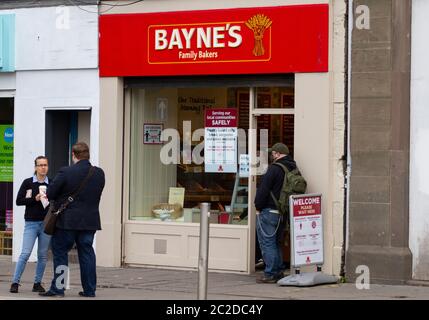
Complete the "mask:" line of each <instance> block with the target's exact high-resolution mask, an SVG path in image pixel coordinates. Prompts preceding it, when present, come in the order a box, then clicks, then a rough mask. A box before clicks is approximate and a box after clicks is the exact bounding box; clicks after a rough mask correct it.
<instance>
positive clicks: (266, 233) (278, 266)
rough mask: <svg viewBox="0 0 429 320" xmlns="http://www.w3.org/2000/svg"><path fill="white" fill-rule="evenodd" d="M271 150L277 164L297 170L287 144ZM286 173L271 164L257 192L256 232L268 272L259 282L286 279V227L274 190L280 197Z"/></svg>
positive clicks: (280, 144) (265, 272)
mask: <svg viewBox="0 0 429 320" xmlns="http://www.w3.org/2000/svg"><path fill="white" fill-rule="evenodd" d="M269 152H270V153H271V156H272V159H273V163H275V162H278V163H281V164H283V165H285V166H286V167H287V168H288V170H289V171H292V170H294V169H296V163H295V161H294V160H293V159H292V157H291V156H290V155H289V149H288V147H287V146H286V145H285V144H283V143H276V144H275V145H273V146H272V148H271V149H269ZM284 175H285V174H284V171H283V169H282V168H281V167H280V166H278V165H273V164H271V165H270V166H269V167H268V170H267V172H266V173H265V175H264V176H263V177H262V181H261V183H260V185H259V187H258V189H257V191H256V197H255V207H256V232H257V234H258V240H259V246H260V247H261V251H262V257H263V259H264V262H265V269H264V275H263V276H262V277H261V278H260V279H257V280H256V281H257V282H258V283H276V282H277V281H278V280H279V279H281V278H283V254H282V244H281V238H282V233H283V230H282V229H283V227H282V226H281V221H280V214H279V212H278V210H277V207H276V204H275V202H274V199H273V198H272V196H271V192H272V193H273V195H274V197H276V199H279V197H280V191H281V189H282V186H283V179H284Z"/></svg>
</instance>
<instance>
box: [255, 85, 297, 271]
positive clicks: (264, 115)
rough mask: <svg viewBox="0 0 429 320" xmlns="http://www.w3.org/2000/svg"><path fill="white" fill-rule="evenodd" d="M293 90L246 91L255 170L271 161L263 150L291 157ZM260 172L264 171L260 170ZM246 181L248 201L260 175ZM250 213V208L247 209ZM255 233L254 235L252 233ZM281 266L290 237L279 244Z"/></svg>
mask: <svg viewBox="0 0 429 320" xmlns="http://www.w3.org/2000/svg"><path fill="white" fill-rule="evenodd" d="M294 95H295V93H294V88H293V87H292V86H290V87H257V88H251V90H250V101H249V106H250V112H249V113H250V117H251V120H250V122H249V123H250V127H251V128H252V129H256V135H255V136H252V135H249V150H250V151H249V152H250V155H251V158H253V159H258V160H257V162H258V163H257V164H256V166H257V167H258V168H263V167H265V168H266V167H267V166H268V165H269V164H270V163H271V162H272V161H271V160H272V159H271V155H270V154H268V152H267V153H266V154H264V146H268V147H271V146H272V145H274V144H275V143H277V142H281V143H284V144H286V145H287V146H288V148H289V152H290V155H291V156H292V157H293V155H294V147H295V146H294V122H295V115H294V114H295V111H294V110H295V109H294V107H295V102H294V100H295V99H294ZM262 171H264V170H263V169H262ZM253 173H254V174H255V175H253V176H251V177H250V180H249V198H251V199H254V198H255V196H256V190H257V188H258V186H259V183H260V182H261V179H262V174H261V172H259V173H256V172H253ZM250 208H252V210H254V207H253V206H250ZM255 214H256V213H255V212H252V214H251V216H250V220H251V221H250V224H251V225H252V226H255V223H256V221H255V218H254V217H255ZM255 233H256V232H255ZM253 243H254V246H255V248H256V249H255V250H254V251H253V250H252V248H251V254H252V253H253V252H255V261H256V265H260V266H262V268H263V265H264V264H263V260H262V255H261V252H260V250H259V244H258V239H257V236H255V240H254V241H251V242H250V244H251V245H252V244H253ZM282 252H283V262H284V265H285V267H286V268H288V267H290V234H289V233H286V234H285V238H284V241H283V250H282Z"/></svg>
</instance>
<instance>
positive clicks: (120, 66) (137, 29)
mask: <svg viewBox="0 0 429 320" xmlns="http://www.w3.org/2000/svg"><path fill="white" fill-rule="evenodd" d="M109 8H110V10H109V11H108V12H106V13H105V14H103V12H104V11H107V10H108V9H109ZM346 8H347V7H346V4H345V2H344V1H266V2H264V4H263V6H261V3H260V2H258V1H235V2H234V4H233V5H231V3H230V2H228V1H220V2H216V3H212V2H209V1H191V0H185V1H163V2H158V1H143V2H141V3H136V4H133V5H130V6H122V7H109V5H108V3H105V5H102V6H101V7H100V12H102V14H101V16H100V76H101V78H100V106H101V113H100V123H99V124H100V135H99V137H100V165H101V166H102V167H103V168H104V169H105V170H106V180H107V181H110V183H108V184H106V189H105V195H104V196H103V201H102V212H103V220H104V224H103V231H101V232H100V233H99V234H98V237H97V252H98V253H100V252H101V253H102V254H99V258H98V263H100V264H101V265H109V266H119V265H121V264H123V263H125V264H128V265H143V266H154V267H175V268H184V269H186V268H195V267H196V266H197V259H198V233H199V225H198V223H196V222H197V219H198V214H199V213H198V208H197V205H198V203H199V202H203V201H208V202H210V203H211V206H212V214H213V215H214V214H216V213H217V212H219V214H222V211H226V208H225V207H232V206H234V204H233V201H232V199H231V196H232V194H234V190H235V188H234V180H236V179H237V178H236V176H237V173H232V174H227V173H222V174H220V173H209V172H205V169H204V168H203V166H201V164H196V163H193V162H192V161H191V163H184V156H183V154H184V153H183V146H184V144H183V143H182V144H180V142H179V143H178V144H177V145H178V146H179V149H180V153H179V156H178V159H180V163H178V164H173V165H165V164H163V163H162V162H161V159H160V154H161V155H162V153H163V147H165V145H167V144H168V143H167V142H171V141H170V140H168V139H167V141H164V145H162V144H161V145H157V144H151V143H145V134H146V129H145V128H149V127H148V125H153V124H155V125H156V126H158V128H169V129H174V130H177V131H178V132H179V137H180V139H179V141H182V140H186V123H184V122H183V121H185V122H186V121H190V124H191V126H192V129H191V135H193V136H194V134H198V133H195V130H196V129H204V109H206V108H207V109H208V108H231V109H237V110H238V114H239V115H238V122H239V126H238V127H239V128H241V129H244V133H245V137H246V139H245V141H246V142H247V148H246V147H244V149H240V153H242V154H250V158H251V159H252V158H253V159H255V158H256V156H257V151H259V141H260V140H258V139H257V138H256V137H252V136H251V135H246V133H247V132H249V131H247V130H248V129H268V137H267V140H268V144H272V143H274V142H276V141H278V140H284V141H285V142H287V143H288V145H289V147H290V149H291V150H292V152H293V156H294V158H295V159H296V160H297V163H298V164H299V167H300V169H301V171H302V172H303V174H304V175H305V177H306V178H307V180H308V182H309V188H308V189H309V190H308V191H309V192H318V193H319V192H320V193H322V194H323V208H324V213H325V216H324V219H325V220H324V222H325V224H324V236H325V246H324V250H325V263H324V270H325V271H326V272H328V273H333V274H337V275H338V274H340V271H341V264H342V252H343V243H344V241H343V239H344V234H343V218H344V160H343V159H344V152H345V150H344V147H345V144H344V130H345V117H344V110H345V107H344V97H345V81H344V77H345V49H346V47H345V44H346V43H345V27H346V25H345V15H346ZM294 10H295V11H294ZM292 12H294V13H296V15H298V16H299V17H301V20H299V19H297V18H296V16H295V18H294V14H292ZM259 13H260V14H263V15H265V16H266V17H268V18H269V19H271V20H272V21H273V24H272V27H271V28H269V31H270V32H272V34H270V36H272V38H270V40H271V41H272V42H271V45H272V46H271V47H270V43H269V42H267V43H265V42H264V43H263V46H264V48H265V51H264V54H266V55H268V54H272V56H271V57H269V58H266V56H264V55H263V54H262V58H261V59H260V60H265V61H262V62H254V61H253V60H252V61H251V62H248V61H247V60H249V59H250V60H251V59H255V58H254V56H252V48H253V41H254V40H253V36H252V33H251V32H250V31H251V30H249V29H248V27H246V26H245V25H244V22H245V21H246V20H248V19H250V18H251V17H252V16H255V15H257V14H259ZM180 17H186V19H185V20H184V18H180ZM231 17H234V19H233V20H231V19H232V18H231ZM229 21H232V22H231V24H234V23H236V24H237V25H233V26H232V27H231V26H229V27H231V28H236V29H232V30H235V31H237V30H239V28H240V27H239V26H240V23H241V25H242V26H243V28H242V29H240V31H242V32H243V34H242V35H240V37H242V38H240V39H241V40H242V42H240V45H241V44H242V46H241V47H243V48H244V49H240V48H239V49H237V50H235V51H233V50H231V51H228V50H226V49H225V50H224V49H223V48H224V47H223V45H224V43H223V41H224V39H225V40H226V39H228V41H229V44H230V45H231V46H233V47H234V45H236V40H237V38H238V35H237V34H238V31H237V33H236V34H233V36H232V38H231V35H230V34H229V35H226V36H225V35H224V34H222V35H221V36H218V37H217V39H216V40H213V41H217V40H218V41H217V44H218V48H219V49H217V50H214V49H213V46H212V47H210V44H208V40H207V31H206V29H204V28H208V27H213V28H215V27H218V28H221V29H217V31H216V32H220V31H219V30H226V29H222V28H224V26H225V25H226V24H227V23H228V22H229ZM282 21H291V22H290V25H287V26H286V27H284V26H281V24H282ZM172 25H173V26H172ZM189 25H191V26H194V28H195V30H196V31H195V34H197V35H198V34H199V33H198V32H202V31H201V28H203V29H204V32H206V33H204V34H203V36H205V37H206V38H204V39H203V38H202V39H200V42H201V43H200V45H198V40H195V41H196V42H195V43H193V42H192V41H194V40H192V39H191V37H192V34H191V33H192V32H193V31H191V30H187V31H186V30H185V31H182V32H184V33H183V34H181V35H180V36H181V37H182V39H181V40H179V38H178V37H179V34H178V32H180V31H174V26H176V27H177V28H176V30H180V29H184V28H185V27H188V28H189ZM275 26H277V28H278V29H276V28H275ZM169 28H170V29H169ZM198 28H200V29H198ZM225 28H227V27H226V26H225ZM141 30H143V32H142V31H141ZM213 30H214V29H213ZM213 32H214V31H213ZM279 32H283V35H284V36H285V39H286V40H282V39H281V37H278V36H279ZM313 32H315V33H313ZM246 34H247V35H250V37H247V38H246ZM314 34H317V36H316V37H314ZM217 35H219V33H218V34H217ZM203 36H201V37H203ZM224 36H225V38H224ZM228 36H229V38H228ZM186 37H188V38H186ZM304 38H306V39H307V40H306V44H305V45H303V42H302V39H304ZM186 39H188V40H186ZM219 39H220V40H219ZM267 39H268V38H267ZM313 39H314V40H313ZM187 41H189V43H188V42H187ZM267 41H268V40H267ZM167 42H168V43H167ZM203 42H204V43H203ZM213 43H214V42H213ZM204 46H205V47H204ZM237 47H239V46H238V45H237ZM201 48H203V49H205V50H206V51H204V50H200V49H201ZM245 48H249V49H247V50H248V51H243V50H245ZM164 49H165V51H163V50H164ZM170 49H171V50H170ZM179 49H180V50H181V49H183V50H182V52H181V51H180V50H179ZM215 49H216V48H215ZM168 50H170V51H168ZM174 50H176V51H174ZM192 50H194V51H195V52H197V54H198V55H200V53H199V51H203V53H202V56H198V57H196V58H195V60H192V59H194V56H192ZM240 50H241V51H240ZM269 50H271V52H269ZM214 52H217V54H218V55H219V57H221V58H220V60H222V59H224V60H225V59H227V60H229V61H228V62H227V64H225V63H224V64H222V63H223V62H225V61H223V62H222V61H220V62H219V61H215V60H216V58H217V57H214V56H210V54H213V55H214V54H215V53H214ZM237 52H238V56H237ZM243 52H244V53H243ZM186 54H189V55H186ZM241 54H242V55H243V56H240V55H241ZM253 54H255V53H254V52H253ZM225 55H226V56H227V58H222V57H223V56H225ZM197 58H198V59H200V62H201V59H206V58H208V60H205V62H204V63H201V64H193V63H192V62H189V59H190V60H192V61H198V60H196V59H197ZM270 58H272V59H271V60H270ZM313 58H316V59H315V60H312V59H313ZM180 59H182V60H180ZM186 59H188V62H187V61H186ZM276 59H279V60H278V62H276ZM306 59H307V60H306ZM218 60H219V59H218ZM237 60H246V62H241V63H240V62H237ZM276 63H278V65H276ZM166 106H168V107H167V109H168V112H167V113H166V114H167V115H168V116H166V117H164V118H163V117H162V116H161V115H160V110H161V109H162V108H165V107H166ZM200 138H201V136H198V137H197V138H196V139H195V140H196V142H195V141H191V142H190V143H189V151H190V152H191V153H192V152H193V151H194V150H195V148H198V143H199V142H200ZM164 150H165V149H164ZM185 151H186V148H185ZM261 152H263V150H262V151H261ZM176 156H177V155H176ZM239 180H240V181H238V182H237V184H240V185H242V187H244V190H246V191H244V193H242V197H241V199H242V200H241V201H240V204H241V205H243V206H242V207H245V208H246V207H247V208H246V209H245V210H247V218H245V217H244V218H243V216H244V215H245V213H244V214H243V211H241V214H240V211H239V212H238V214H236V215H235V214H234V217H233V218H232V219H231V220H230V223H228V224H224V223H217V222H220V220H213V221H212V222H213V223H212V224H211V225H210V258H209V261H210V262H209V268H210V269H211V270H220V271H229V272H245V273H249V272H252V271H253V270H254V263H255V261H254V256H255V223H256V222H255V211H254V206H253V199H254V195H255V191H256V186H257V180H258V178H257V175H256V174H255V175H251V176H250V177H249V178H246V179H239ZM176 187H179V188H184V191H185V195H184V199H182V201H183V203H184V207H185V209H184V212H183V216H180V215H179V218H177V219H167V220H166V221H162V220H161V219H159V217H157V216H156V214H154V208H157V206H159V205H161V204H163V203H167V202H168V199H169V192H170V191H171V188H176ZM230 204H231V206H230ZM237 207H238V206H237ZM195 216H197V217H195ZM237 216H241V219H240V217H237ZM286 251H287V250H286Z"/></svg>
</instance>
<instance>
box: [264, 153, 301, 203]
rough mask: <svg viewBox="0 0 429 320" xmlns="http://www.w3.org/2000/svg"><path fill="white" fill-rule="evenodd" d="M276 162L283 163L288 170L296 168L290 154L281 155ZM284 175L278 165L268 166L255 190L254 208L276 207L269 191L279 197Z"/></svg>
mask: <svg viewBox="0 0 429 320" xmlns="http://www.w3.org/2000/svg"><path fill="white" fill-rule="evenodd" d="M277 162H279V163H281V164H284V165H285V166H286V168H288V170H289V171H292V170H294V169H296V163H295V161H294V160H293V159H292V158H291V157H290V156H286V157H283V158H281V159H280V160H278V161H277ZM284 177H285V174H284V171H283V169H282V168H281V167H280V166H276V165H274V164H271V165H270V166H269V167H268V170H267V172H266V173H265V175H264V176H263V177H262V181H261V184H260V185H259V187H258V188H257V190H256V197H255V207H256V210H258V211H261V210H262V209H265V208H270V209H277V207H276V204H275V202H274V200H273V198H272V196H271V194H270V193H271V192H272V193H273V194H274V196H275V197H276V199H279V197H280V191H281V189H282V186H283V180H284Z"/></svg>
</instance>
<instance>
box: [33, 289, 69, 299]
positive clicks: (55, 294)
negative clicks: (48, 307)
mask: <svg viewBox="0 0 429 320" xmlns="http://www.w3.org/2000/svg"><path fill="white" fill-rule="evenodd" d="M39 296H42V297H61V298H62V297H64V293H55V292H53V291H51V290H48V291H46V292H39Z"/></svg>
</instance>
